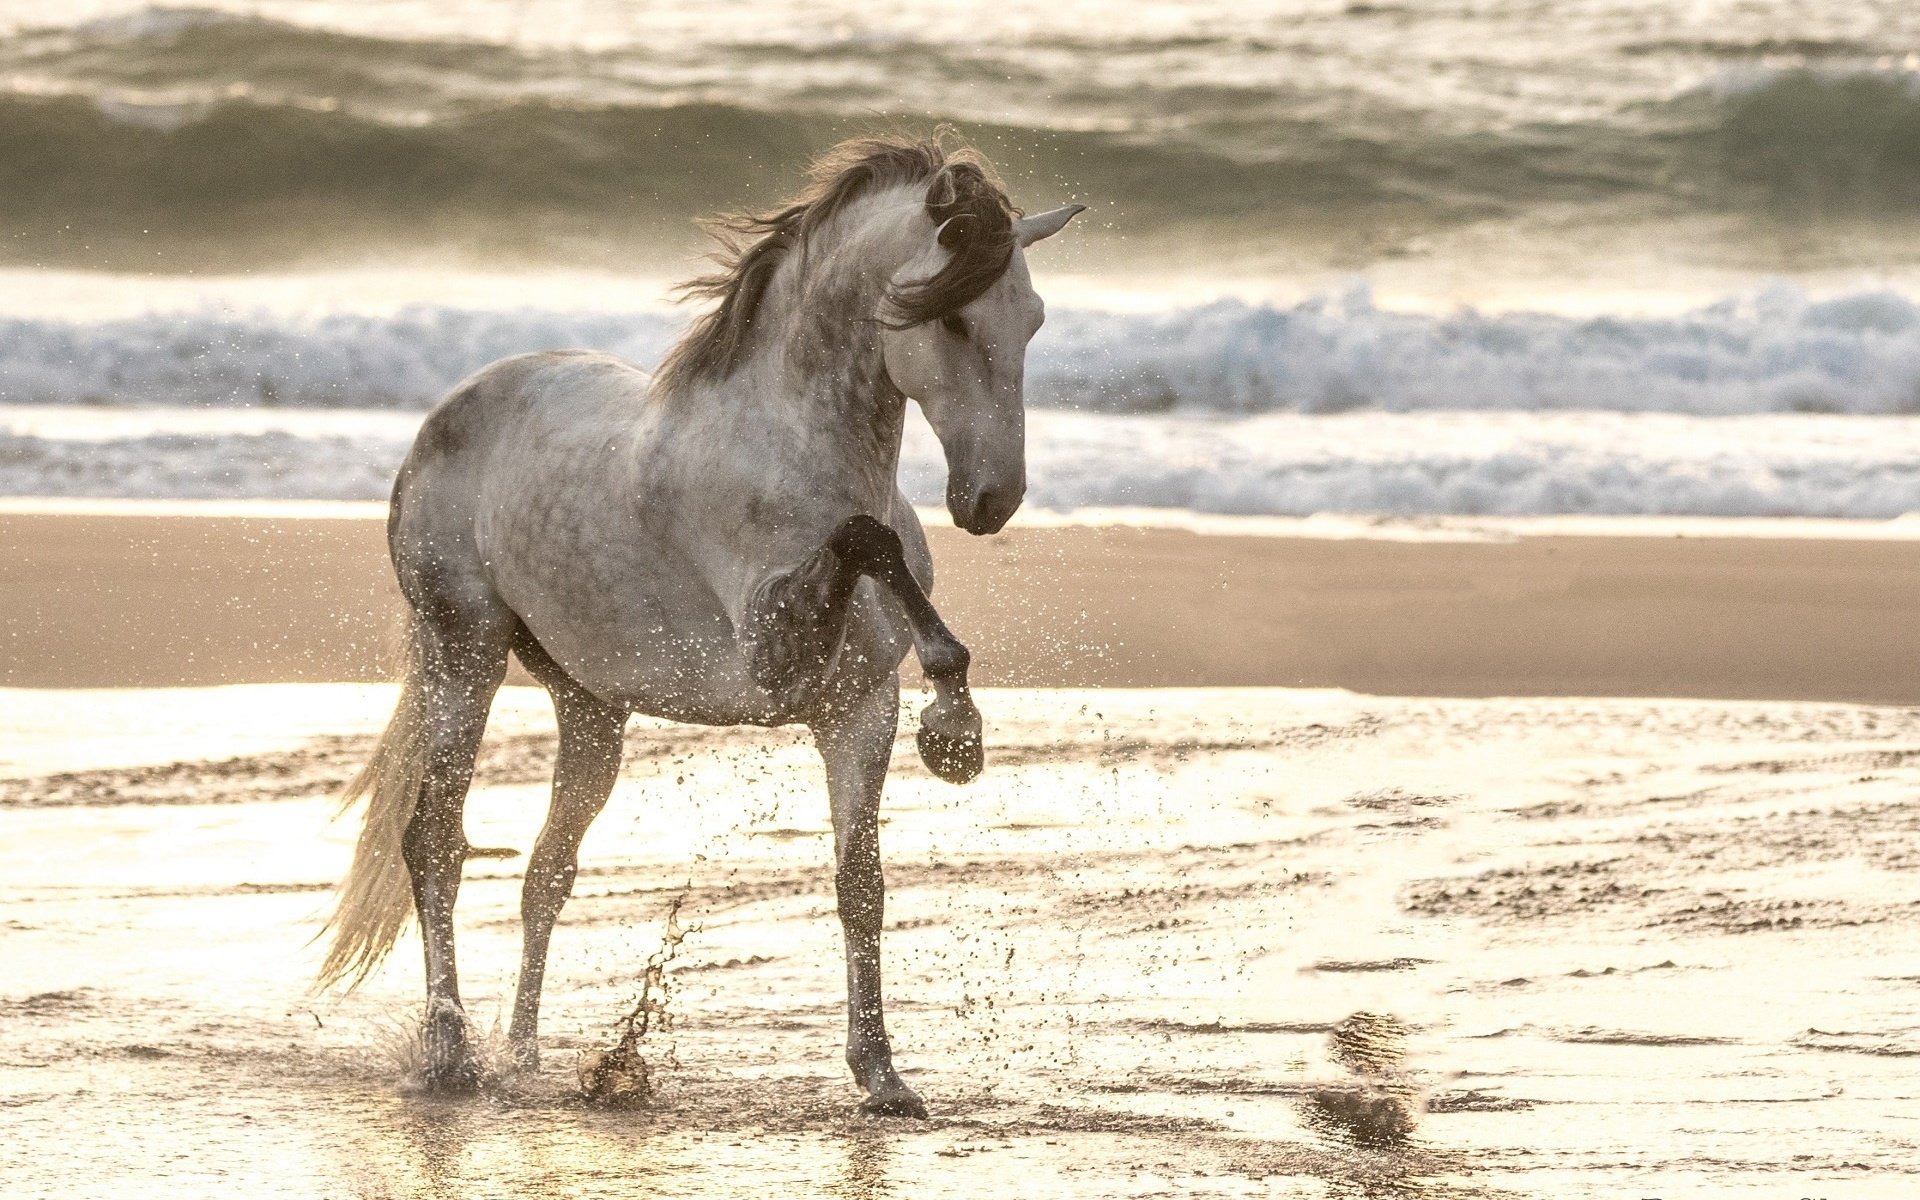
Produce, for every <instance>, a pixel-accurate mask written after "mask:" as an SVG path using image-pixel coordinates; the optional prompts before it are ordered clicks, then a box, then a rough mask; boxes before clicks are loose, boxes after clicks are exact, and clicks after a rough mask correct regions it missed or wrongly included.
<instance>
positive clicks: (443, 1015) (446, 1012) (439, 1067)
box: [420, 1005, 482, 1094]
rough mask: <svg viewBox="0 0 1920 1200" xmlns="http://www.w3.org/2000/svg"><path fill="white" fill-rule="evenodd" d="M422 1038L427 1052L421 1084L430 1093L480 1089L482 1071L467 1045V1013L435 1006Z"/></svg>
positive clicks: (450, 1007) (447, 1006)
mask: <svg viewBox="0 0 1920 1200" xmlns="http://www.w3.org/2000/svg"><path fill="white" fill-rule="evenodd" d="M420 1038H421V1042H422V1044H423V1048H424V1049H425V1051H426V1066H425V1069H424V1070H423V1071H422V1072H421V1079H420V1082H421V1085H422V1086H423V1087H425V1088H426V1090H427V1091H430V1092H439V1093H443V1094H453V1093H459V1092H471V1091H474V1090H475V1089H477V1088H479V1086H480V1084H481V1078H482V1072H481V1070H480V1064H479V1063H478V1062H477V1061H475V1059H474V1057H473V1049H472V1047H471V1046H470V1045H469V1044H468V1042H467V1018H466V1014H465V1013H462V1012H461V1011H460V1010H459V1009H457V1008H454V1007H453V1006H452V1005H436V1006H435V1007H434V1008H433V1010H432V1011H431V1012H429V1013H428V1014H427V1022H426V1026H425V1028H423V1029H421V1031H420Z"/></svg>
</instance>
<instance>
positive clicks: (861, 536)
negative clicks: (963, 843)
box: [828, 516, 986, 783]
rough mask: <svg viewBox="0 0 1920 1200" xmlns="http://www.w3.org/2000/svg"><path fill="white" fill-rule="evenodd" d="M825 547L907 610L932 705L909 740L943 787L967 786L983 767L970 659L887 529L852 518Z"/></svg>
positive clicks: (869, 519)
mask: <svg viewBox="0 0 1920 1200" xmlns="http://www.w3.org/2000/svg"><path fill="white" fill-rule="evenodd" d="M828 545H830V546H832V547H833V548H834V551H835V553H837V554H838V555H839V556H840V557H841V558H843V559H845V560H846V561H848V562H850V563H852V564H853V566H854V567H855V569H857V570H858V571H859V572H860V573H861V574H863V575H871V576H872V577H873V578H874V579H875V580H877V581H878V582H879V583H880V585H881V586H882V587H884V588H886V589H887V590H888V591H890V592H892V593H893V594H894V597H895V598H896V599H897V600H899V601H900V607H901V608H903V609H905V610H906V614H907V627H908V628H909V629H910V630H911V631H912V633H913V649H914V653H915V654H916V655H918V656H919V659H920V669H921V670H922V671H924V672H926V676H927V679H928V681H929V682H931V683H932V684H933V702H932V703H931V704H929V705H927V706H926V707H925V708H923V709H921V710H920V732H919V733H918V734H917V735H916V736H915V738H914V743H915V745H917V746H918V747H919V748H920V761H922V762H924V763H926V764H927V769H928V770H929V771H932V772H933V773H934V774H935V775H938V776H939V777H940V778H942V779H944V780H946V781H947V782H948V783H966V782H967V781H968V780H970V779H972V778H973V777H974V776H976V775H978V774H979V773H980V768H981V767H982V766H984V765H985V764H986V749H985V746H984V743H983V742H982V741H981V736H980V735H981V724H980V710H979V709H978V708H976V707H974V703H973V693H972V692H971V691H969V690H968V688H967V665H968V663H970V662H971V661H972V655H970V654H968V653H967V648H966V647H965V646H963V645H961V644H960V639H959V638H957V637H955V636H953V631H952V630H950V629H948V628H947V623H946V622H945V621H942V620H941V619H940V614H939V613H938V612H936V611H934V607H933V602H932V601H931V600H929V599H928V598H927V593H926V589H924V588H922V587H921V586H920V581H919V580H917V579H915V578H914V577H913V572H912V571H910V570H908V569H907V556H906V552H905V551H904V550H902V549H901V546H900V535H899V534H897V533H895V532H894V531H893V530H892V529H891V528H890V527H888V526H886V525H884V524H882V523H880V522H879V521H877V520H875V519H874V518H872V517H864V516H863V517H852V518H850V519H848V520H846V521H844V522H842V523H841V525H840V528H839V529H838V530H836V531H835V533H834V535H833V541H831V542H829V543H828Z"/></svg>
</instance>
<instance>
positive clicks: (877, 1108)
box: [860, 1083, 927, 1121]
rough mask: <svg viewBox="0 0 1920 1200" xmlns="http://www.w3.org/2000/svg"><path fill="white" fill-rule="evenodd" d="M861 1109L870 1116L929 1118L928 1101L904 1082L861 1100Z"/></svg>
mask: <svg viewBox="0 0 1920 1200" xmlns="http://www.w3.org/2000/svg"><path fill="white" fill-rule="evenodd" d="M860 1111H861V1112H863V1113H865V1114H866V1115H867V1116H869V1117H912V1118H913V1119H914V1120H916V1121H924V1120H926V1119H927V1102H926V1101H925V1100H922V1099H921V1098H920V1095H919V1093H918V1092H915V1091H914V1090H913V1089H912V1088H910V1087H908V1086H907V1085H906V1084H904V1083H900V1084H895V1085H894V1086H893V1087H890V1088H886V1089H885V1090H883V1091H878V1092H875V1093H874V1094H873V1095H871V1096H868V1097H867V1098H866V1099H865V1100H863V1101H861V1102H860Z"/></svg>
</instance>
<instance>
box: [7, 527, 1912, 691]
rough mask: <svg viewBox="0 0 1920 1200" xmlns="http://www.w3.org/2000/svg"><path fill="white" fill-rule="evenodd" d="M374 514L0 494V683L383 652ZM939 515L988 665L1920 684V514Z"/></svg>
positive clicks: (963, 624)
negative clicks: (996, 523)
mask: <svg viewBox="0 0 1920 1200" xmlns="http://www.w3.org/2000/svg"><path fill="white" fill-rule="evenodd" d="M383 513H384V507H383V506H378V505H367V504H342V505H325V504H320V505H303V504H282V505H272V504H256V505H222V504H218V503H215V504H193V503H173V504H152V503H140V502H132V503H119V504H116V503H99V504H92V505H89V504H87V503H85V502H79V503H74V502H53V503H42V504H35V503H33V502H19V501H16V502H13V503H12V504H11V505H9V506H6V507H0V551H4V552H0V597H3V598H4V601H5V602H4V604H0V686H14V687H136V686H138V687H145V686H177V685H196V684H223V683H259V682H292V681H336V680H377V679H384V678H387V677H388V659H387V655H386V649H387V647H388V645H389V642H390V635H391V631H392V629H393V627H394V624H395V619H396V616H397V613H398V606H399V599H398V594H397V592H396V590H395V588H394V584H393V580H392V571H391V568H390V567H389V566H388V564H387V561H386V546H385V532H384V529H385V527H384V517H383ZM1095 519H1097V518H1095ZM927 520H928V525H929V534H930V537H931V540H932V543H933V550H934V557H935V562H936V564H937V571H938V580H937V583H936V587H935V595H934V599H935V601H936V603H937V604H938V605H939V606H940V608H941V611H942V613H943V615H945V617H946V618H947V621H948V623H949V624H950V625H952V626H953V628H954V629H955V631H956V632H957V633H959V635H960V637H961V638H962V640H964V641H966V642H967V643H968V645H969V646H970V647H971V648H972V649H973V652H974V664H975V666H974V679H975V681H976V682H977V683H980V684H983V685H999V686H1009V687H1168V686H1282V687H1342V688H1349V689H1352V690H1354V691H1360V692H1367V693H1370V694H1376V695H1414V696H1502V695H1508V696H1513V695H1542V696H1569V695H1574V696H1676V697H1696V698H1722V699H1769V700H1845V701H1857V702H1866V703H1879V704H1916V703H1920V621H1916V620H1915V619H1914V616H1915V612H1916V608H1915V599H1914V598H1915V597H1916V596H1920V522H1911V521H1899V522H1880V523H1870V522H1838V521H1834V522H1819V521H1789V522H1768V521H1670V520H1666V521H1663V520H1642V521H1633V520H1622V521H1604V520H1600V521H1594V520H1589V521H1581V520H1577V519H1573V520H1568V519H1563V520H1558V521H1553V520H1537V521H1526V520H1508V521H1442V522H1426V523H1408V522H1399V523H1379V524H1368V523H1364V522H1358V521H1322V520H1305V521H1278V520H1247V521H1235V520H1232V519H1214V520H1205V519H1200V520H1192V521H1187V522H1184V523H1175V524H1166V523H1162V524H1153V523H1145V522H1142V521H1121V520H1115V521H1112V522H1108V523H1102V524H1093V523H1087V522H1088V518H1083V519H1082V520H1081V521H1079V522H1073V523H1068V522H1058V521H1055V522H1052V523H1048V522H1046V521H1045V520H1044V519H1043V518H1034V519H1028V520H1025V521H1022V522H1017V523H1016V524H1015V525H1014V526H1013V527H1012V528H1010V529H1009V530H1008V531H1006V532H1004V533H1002V534H1000V535H999V536H996V537H993V538H985V539H981V538H972V537H968V536H966V535H964V534H962V533H960V532H959V531H957V530H955V529H953V528H952V526H951V525H950V524H949V523H948V522H947V521H946V520H945V517H944V515H940V516H939V517H938V518H936V517H935V516H934V515H933V514H929V515H928V518H927Z"/></svg>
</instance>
